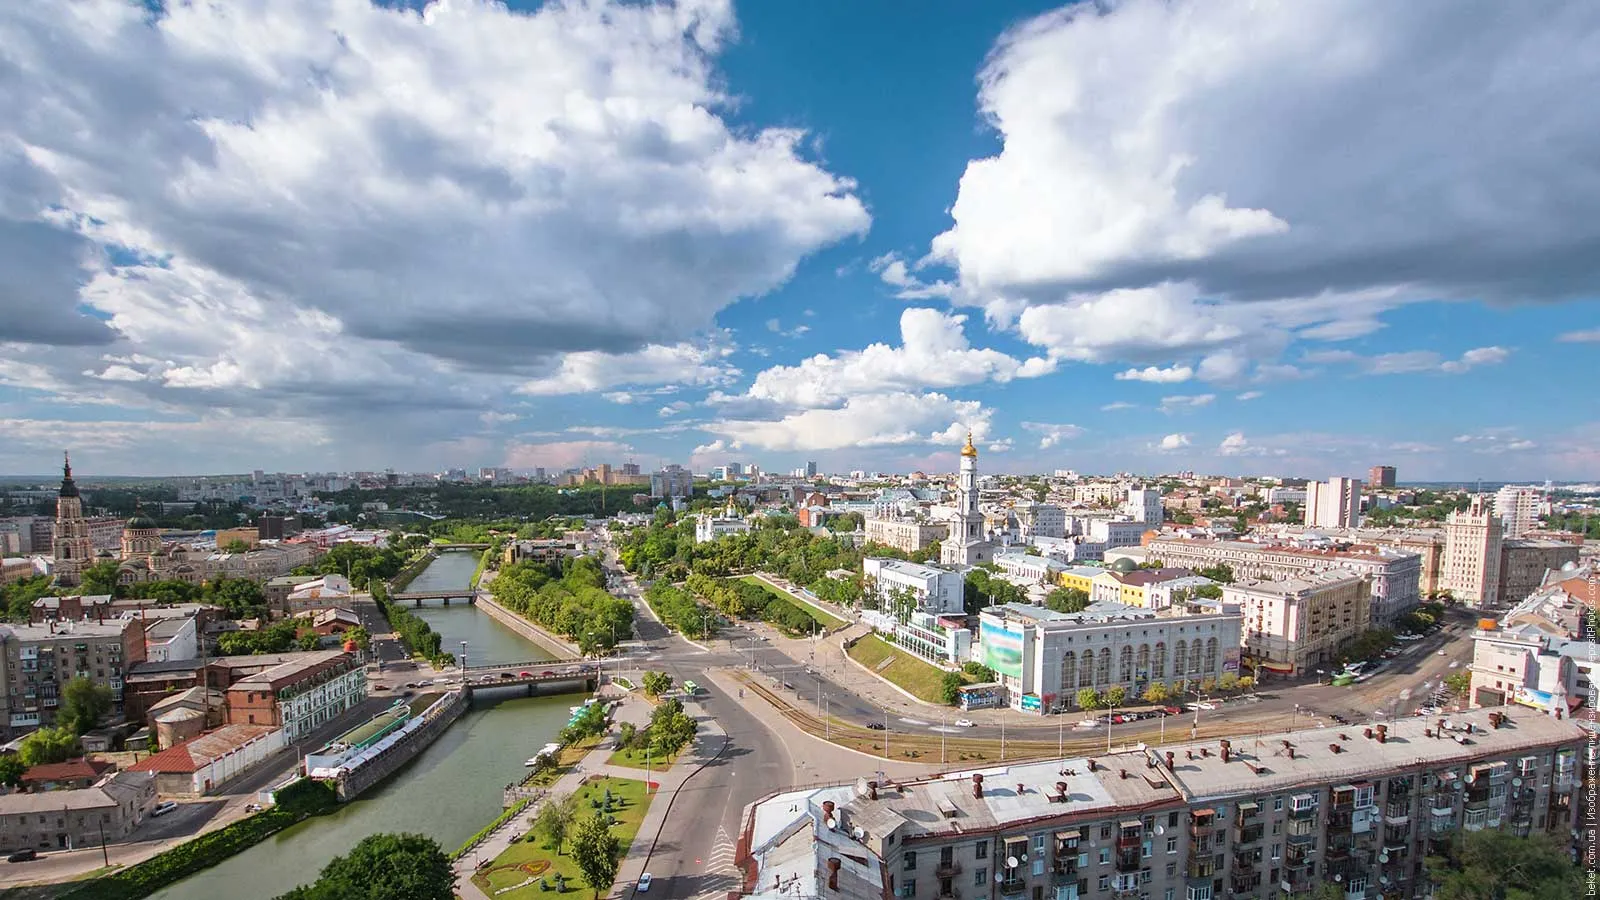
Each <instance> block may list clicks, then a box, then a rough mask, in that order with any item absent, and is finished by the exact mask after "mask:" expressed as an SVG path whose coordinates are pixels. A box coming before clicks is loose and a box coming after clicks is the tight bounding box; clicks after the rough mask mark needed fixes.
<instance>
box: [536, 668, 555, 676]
mask: <svg viewBox="0 0 1600 900" xmlns="http://www.w3.org/2000/svg"><path fill="white" fill-rule="evenodd" d="M555 673H556V670H555V669H545V670H544V671H543V672H540V673H539V674H540V675H554V674H555Z"/></svg>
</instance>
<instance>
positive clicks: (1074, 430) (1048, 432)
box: [1022, 422, 1083, 450]
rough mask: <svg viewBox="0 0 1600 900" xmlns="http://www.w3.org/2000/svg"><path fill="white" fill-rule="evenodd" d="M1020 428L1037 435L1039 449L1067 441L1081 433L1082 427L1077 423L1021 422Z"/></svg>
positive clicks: (1046, 448)
mask: <svg viewBox="0 0 1600 900" xmlns="http://www.w3.org/2000/svg"><path fill="white" fill-rule="evenodd" d="M1022 428H1023V430H1024V431H1031V432H1033V433H1034V434H1037V435H1039V449H1040V450H1048V449H1050V448H1051V447H1054V446H1056V445H1057V444H1059V443H1061V442H1062V441H1068V440H1071V439H1073V438H1075V437H1077V436H1079V435H1081V434H1083V429H1082V428H1080V427H1078V426H1077V425H1067V424H1055V423H1050V422H1023V423H1022Z"/></svg>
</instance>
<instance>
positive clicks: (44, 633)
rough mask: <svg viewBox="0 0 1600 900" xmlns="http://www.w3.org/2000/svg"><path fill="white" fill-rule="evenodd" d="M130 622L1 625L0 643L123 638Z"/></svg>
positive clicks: (51, 622)
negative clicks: (123, 633)
mask: <svg viewBox="0 0 1600 900" xmlns="http://www.w3.org/2000/svg"><path fill="white" fill-rule="evenodd" d="M127 627H128V622H127V621H126V620H123V619H107V620H106V621H105V622H104V623H101V622H95V621H89V622H78V621H72V620H67V621H64V622H57V621H50V622H42V623H40V624H38V625H24V624H7V625H0V641H10V640H17V641H71V640H74V639H76V640H80V641H81V640H83V639H85V638H115V637H121V636H122V632H123V630H124V629H126V628H127Z"/></svg>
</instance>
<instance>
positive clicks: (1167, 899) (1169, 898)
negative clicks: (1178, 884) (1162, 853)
mask: <svg viewBox="0 0 1600 900" xmlns="http://www.w3.org/2000/svg"><path fill="white" fill-rule="evenodd" d="M1169 874H1170V873H1169ZM1176 896H1177V892H1176V891H1174V890H1173V889H1172V888H1167V893H1166V895H1165V898H1164V900H1173V898H1174V897H1176Z"/></svg>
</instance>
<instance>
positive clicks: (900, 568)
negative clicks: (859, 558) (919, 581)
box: [863, 556, 953, 578]
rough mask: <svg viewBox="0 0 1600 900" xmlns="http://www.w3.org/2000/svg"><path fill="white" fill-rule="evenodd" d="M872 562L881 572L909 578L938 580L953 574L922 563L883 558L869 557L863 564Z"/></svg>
mask: <svg viewBox="0 0 1600 900" xmlns="http://www.w3.org/2000/svg"><path fill="white" fill-rule="evenodd" d="M868 561H870V562H872V563H874V564H875V565H877V567H878V569H879V570H880V571H884V572H897V573H899V574H901V575H905V576H907V577H909V578H937V577H939V576H940V575H950V574H953V573H951V572H950V571H949V570H947V569H936V568H934V567H933V566H925V565H923V564H922V563H914V562H907V561H905V560H903V559H891V558H888V557H882V556H869V557H867V559H866V560H864V561H863V562H868Z"/></svg>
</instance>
